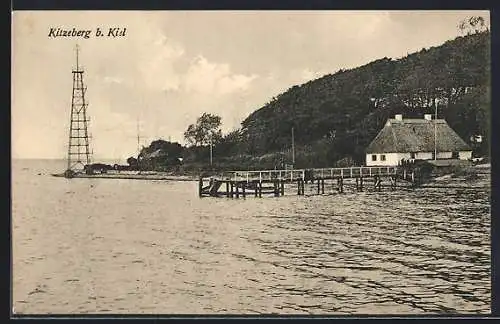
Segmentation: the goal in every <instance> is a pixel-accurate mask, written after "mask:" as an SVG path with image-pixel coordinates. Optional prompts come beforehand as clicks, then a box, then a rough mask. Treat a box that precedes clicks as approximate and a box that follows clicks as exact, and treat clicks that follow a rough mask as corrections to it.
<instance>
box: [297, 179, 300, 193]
mask: <svg viewBox="0 0 500 324" xmlns="http://www.w3.org/2000/svg"><path fill="white" fill-rule="evenodd" d="M297 196H300V179H297Z"/></svg>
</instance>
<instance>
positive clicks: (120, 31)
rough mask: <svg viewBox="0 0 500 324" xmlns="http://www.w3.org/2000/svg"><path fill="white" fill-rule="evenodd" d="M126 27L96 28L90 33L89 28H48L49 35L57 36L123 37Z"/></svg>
mask: <svg viewBox="0 0 500 324" xmlns="http://www.w3.org/2000/svg"><path fill="white" fill-rule="evenodd" d="M126 32H127V28H121V27H111V28H108V29H101V28H96V30H95V33H92V30H91V29H87V30H85V29H76V28H74V27H73V28H72V29H64V28H59V27H58V28H50V29H49V35H48V36H49V37H52V38H57V37H82V38H90V36H91V35H92V34H93V35H95V36H96V37H113V38H114V37H124V36H125V35H126Z"/></svg>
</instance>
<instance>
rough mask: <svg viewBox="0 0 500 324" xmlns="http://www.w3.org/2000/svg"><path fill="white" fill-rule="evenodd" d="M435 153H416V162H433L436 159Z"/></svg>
mask: <svg viewBox="0 0 500 324" xmlns="http://www.w3.org/2000/svg"><path fill="white" fill-rule="evenodd" d="M433 153H434V152H417V153H415V160H432V159H433V158H434V156H433ZM438 155H439V153H438Z"/></svg>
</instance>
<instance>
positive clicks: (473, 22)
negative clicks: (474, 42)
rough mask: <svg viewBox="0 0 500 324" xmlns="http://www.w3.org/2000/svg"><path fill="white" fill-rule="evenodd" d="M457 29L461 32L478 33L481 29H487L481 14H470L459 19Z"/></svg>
mask: <svg viewBox="0 0 500 324" xmlns="http://www.w3.org/2000/svg"><path fill="white" fill-rule="evenodd" d="M458 29H459V30H460V32H461V33H463V34H467V35H469V34H472V33H479V32H481V31H485V30H488V27H487V26H486V23H485V21H484V18H483V17H481V16H472V17H469V18H466V19H463V20H462V21H460V24H458Z"/></svg>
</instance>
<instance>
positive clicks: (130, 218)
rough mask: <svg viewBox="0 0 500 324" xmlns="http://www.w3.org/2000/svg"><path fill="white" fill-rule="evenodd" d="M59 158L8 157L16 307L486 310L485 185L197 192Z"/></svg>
mask: <svg viewBox="0 0 500 324" xmlns="http://www.w3.org/2000/svg"><path fill="white" fill-rule="evenodd" d="M61 170H64V162H63V161H37V160H15V161H14V162H13V171H12V213H13V215H12V239H13V297H12V298H13V304H14V307H15V311H16V312H17V313H24V314H34V313H39V314H47V313H52V314H53V313H59V314H70V313H80V314H86V313H114V314H119V313H124V314H125V313H145V314H158V313H162V314H258V313H265V314H270V313H280V314H335V315H342V314H422V313H433V314H435V313H464V314H465V313H489V312H490V294H491V292H490V265H491V263H490V190H489V188H484V190H477V189H467V188H463V189H457V188H455V189H435V188H434V189H432V188H426V189H417V190H399V191H389V190H387V189H385V190H384V191H382V192H362V193H356V192H353V191H352V190H348V189H347V190H346V191H345V193H343V194H329V195H322V196H305V197H304V196H295V195H289V196H285V197H280V198H274V197H268V198H260V199H259V198H254V197H249V198H246V199H227V198H219V199H217V198H203V199H200V198H198V197H197V183H196V182H173V181H170V182H169V181H138V180H117V179H73V180H67V179H64V178H55V177H51V176H50V173H51V172H60V171H61ZM309 190H310V192H313V191H314V185H310V188H309ZM289 192H292V190H289Z"/></svg>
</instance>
